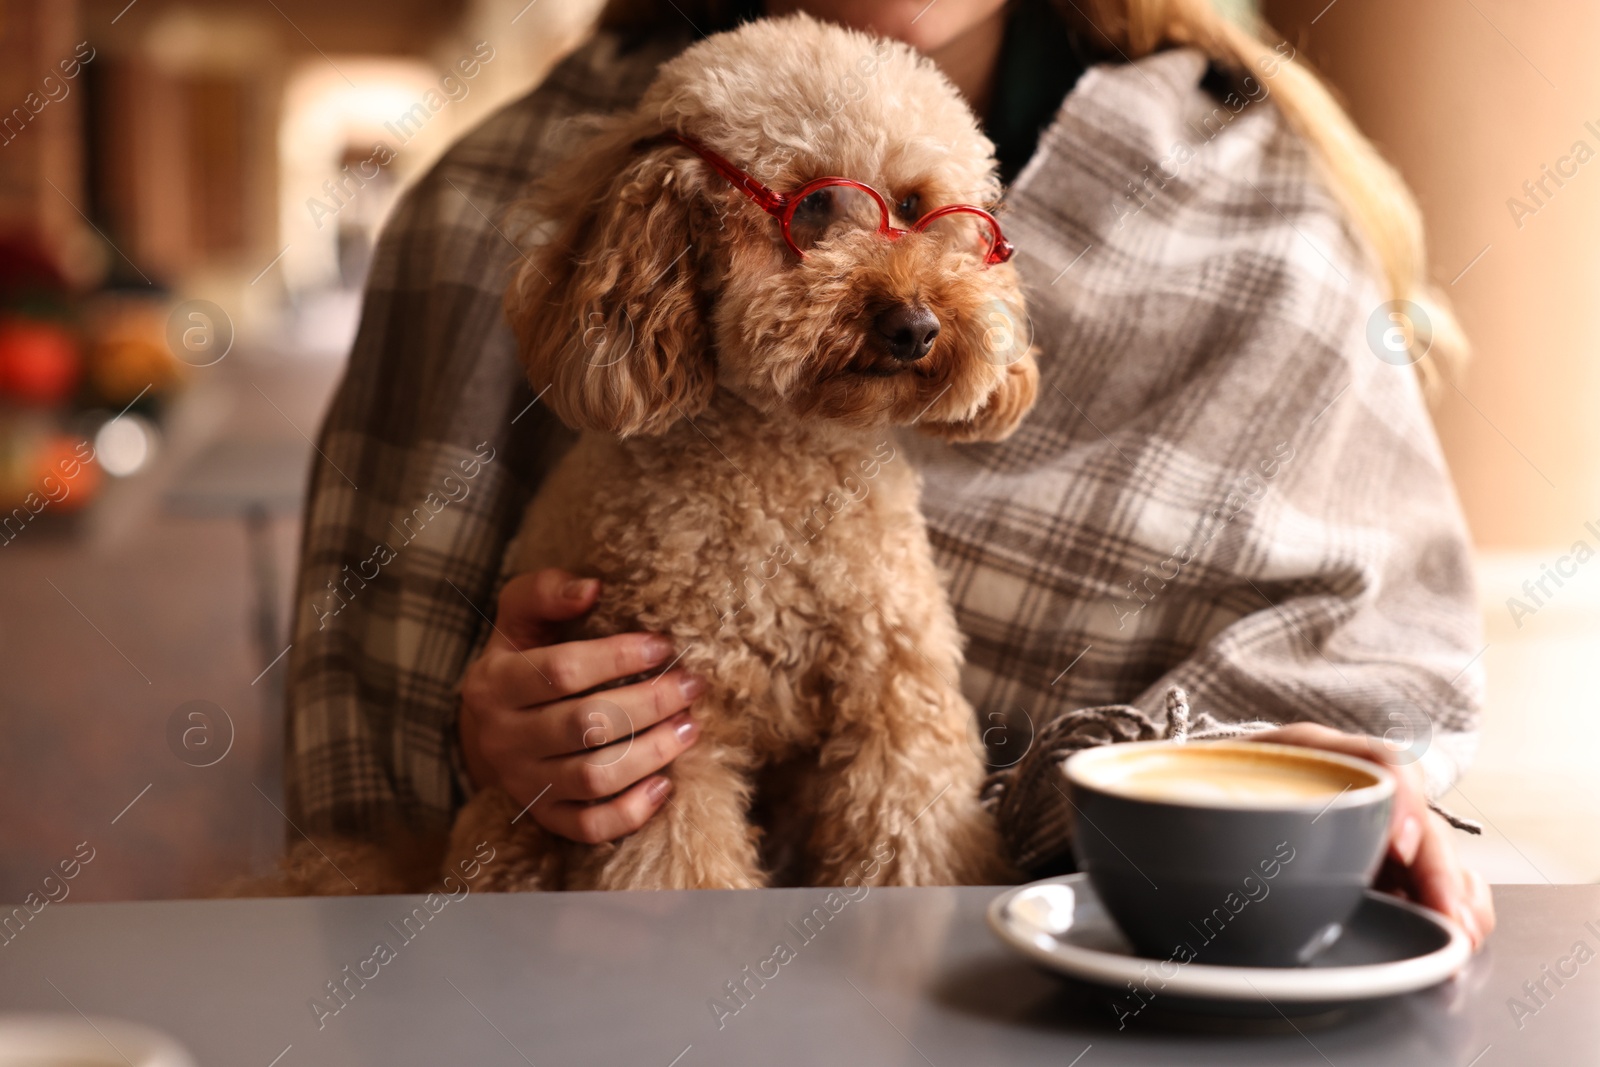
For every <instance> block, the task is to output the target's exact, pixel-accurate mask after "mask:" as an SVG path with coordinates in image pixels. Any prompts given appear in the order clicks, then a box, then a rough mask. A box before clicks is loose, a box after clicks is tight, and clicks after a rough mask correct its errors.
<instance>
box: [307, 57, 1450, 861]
mask: <svg viewBox="0 0 1600 1067" xmlns="http://www.w3.org/2000/svg"><path fill="white" fill-rule="evenodd" d="M683 43H686V42H681V41H680V42H676V43H675V44H676V46H678V47H681V45H682V44H683ZM674 47H675V45H674V43H659V44H656V45H652V46H650V48H649V49H647V50H645V51H642V52H637V53H633V54H628V55H624V54H621V53H620V52H619V50H618V47H617V45H616V43H615V41H614V40H613V39H612V38H609V37H606V36H600V37H598V38H596V39H595V40H594V41H592V42H591V43H590V44H589V45H587V46H586V47H585V48H584V49H582V50H581V51H580V52H578V53H577V54H576V55H574V56H573V57H571V58H570V59H568V60H567V61H566V62H565V63H563V64H562V65H561V66H560V67H559V68H558V69H557V70H556V72H555V73H554V74H553V75H552V76H551V77H550V78H549V79H548V81H547V82H546V84H545V85H543V86H542V87H541V88H540V89H538V90H537V91H536V92H534V93H532V94H530V95H529V96H527V97H526V98H524V99H522V100H521V101H518V102H517V103H515V104H513V105H511V106H510V107H508V108H507V109H505V110H504V111H502V112H500V113H499V114H497V115H496V116H495V117H494V118H492V119H491V120H490V121H489V122H488V123H486V124H485V125H484V126H482V127H481V128H480V129H478V130H477V131H475V132H474V133H473V134H471V135H469V136H468V137H467V138H465V139H464V140H463V141H461V142H460V143H459V144H457V145H456V146H455V147H454V148H453V149H452V150H451V151H450V153H449V154H448V155H447V156H446V157H445V159H444V160H443V161H442V162H441V163H440V164H439V165H438V166H437V167H436V168H435V169H434V170H433V171H432V172H431V173H430V174H429V175H428V177H427V178H426V179H424V180H423V181H422V182H421V183H420V184H419V185H418V186H417V187H416V188H414V189H413V190H411V191H410V192H409V193H408V195H407V196H406V197H405V198H404V201H403V203H402V205H401V207H400V208H399V209H398V211H397V213H396V215H395V217H394V219H393V220H392V221H391V222H390V224H389V226H388V229H387V232H386V233H385V235H384V237H383V240H382V242H381V244H380V247H379V251H378V255H377V257H376V263H375V266H374V270H373V275H372V278H371V281H370V283H369V290H368V293H367V297H366V306H365V309H364V314H363V318H362V326H361V331H360V335H359V337H358V339H357V341H356V344H355V349H354V352H353V353H352V356H351V361H350V368H349V371H348V374H347V376H346V379H345V381H344V384H343V386H342V387H341V388H340V390H339V393H338V396H337V398H336V400H335V402H334V405H333V408H332V410H331V411H330V413H329V416H328V419H327V422H326V425H325V426H324V427H323V430H322V434H321V439H320V441H319V447H320V449H321V452H322V453H323V455H324V457H325V458H324V459H319V460H318V461H317V463H316V467H315V470H314V472H313V479H312V489H311V497H310V503H309V508H308V513H307V519H306V529H305V538H304V553H303V563H302V570H301V574H300V579H299V604H298V608H297V614H296V634H295V640H294V648H293V651H292V653H291V666H290V669H291V672H292V673H291V679H292V680H291V685H290V707H289V715H290V724H289V749H288V752H289V773H288V784H289V800H290V805H291V814H292V815H293V816H294V818H295V820H296V822H297V823H298V824H299V825H300V826H301V827H302V828H303V829H306V830H308V831H311V832H338V833H351V834H370V833H374V832H376V831H377V830H378V829H379V828H380V827H386V826H389V825H393V824H396V823H399V824H403V825H405V826H407V827H409V828H411V829H413V830H419V831H423V832H433V831H438V830H440V829H442V828H443V827H444V826H446V825H447V824H448V821H449V819H450V818H451V815H452V812H453V811H454V809H455V808H456V807H457V806H458V805H459V803H460V802H461V800H462V798H463V795H464V788H465V784H464V781H463V779H462V776H461V774H460V771H459V766H458V763H457V759H456V754H455V752H454V748H453V744H452V737H453V729H454V710H455V709H454V704H455V699H456V696H455V686H456V682H457V679H458V678H459V677H460V675H461V673H462V671H463V669H464V668H465V665H466V664H467V662H468V661H469V659H470V657H471V655H472V654H473V653H474V651H475V649H476V648H477V647H478V645H479V643H480V642H481V641H482V640H483V638H484V636H485V634H486V632H487V629H488V621H487V619H488V617H489V616H491V615H492V614H493V611H494V606H493V603H494V593H495V590H496V588H497V585H498V582H499V571H500V568H501V563H502V556H503V553H504V546H505V543H506V541H507V539H508V538H509V537H510V536H511V534H512V533H513V532H514V530H515V527H516V525H517V523H518V521H519V519H520V515H521V510H522V507H523V505H524V504H525V502H526V501H527V499H528V498H529V496H530V494H531V493H532V491H533V490H534V488H535V487H536V486H537V484H538V482H539V480H540V478H541V476H542V474H543V472H544V471H546V470H547V469H549V467H550V465H551V464H552V462H553V461H554V459H555V458H556V457H557V456H558V455H559V454H560V450H561V449H562V448H564V447H565V446H566V444H567V443H568V442H569V441H570V436H569V434H568V433H567V431H565V430H564V429H563V428H561V427H560V426H559V425H558V424H556V423H555V421H554V420H553V418H552V417H551V416H550V415H549V414H548V413H547V412H546V411H545V410H544V409H543V408H542V407H541V406H539V405H537V404H533V399H534V398H533V396H532V395H531V393H530V392H529V390H528V388H527V386H526V385H525V384H524V382H523V380H522V378H521V376H520V373H519V371H518V367H517V364H516V360H515V354H514V351H513V344H512V339H511V336H510V333H509V331H508V329H507V327H506V325H505V323H504V320H503V316H502V312H501V294H502V292H503V290H504V287H505V283H506V281H507V278H508V274H509V271H510V269H511V267H512V265H513V264H514V263H516V262H519V259H518V257H519V256H520V253H519V252H518V251H517V250H516V248H515V247H513V245H512V243H511V241H510V239H509V237H508V235H507V233H506V232H505V224H504V223H503V221H502V220H503V218H504V216H505V211H506V208H507V206H508V205H509V204H510V203H511V202H512V201H513V200H515V199H516V198H517V196H518V194H519V193H520V191H521V190H522V188H523V187H524V186H525V185H526V184H527V182H528V181H529V180H530V178H531V177H532V176H533V175H536V174H538V173H539V172H540V171H541V170H542V169H543V168H544V167H545V166H547V165H548V164H549V163H550V162H551V161H552V160H554V159H556V158H558V157H559V154H560V153H561V152H562V151H563V150H564V148H565V146H566V145H568V144H569V143H570V137H571V129H572V127H571V124H570V123H569V122H568V121H567V120H568V119H570V118H571V117H573V116H575V115H579V114H583V113H588V112H597V111H605V110H609V109H614V108H618V107H622V106H625V105H626V104H628V103H629V102H630V101H631V100H633V99H635V98H636V97H637V96H638V94H639V93H641V92H642V90H643V88H644V86H645V84H646V83H647V82H648V80H649V78H650V77H651V75H652V73H653V71H654V68H655V66H656V65H657V63H659V61H660V60H661V59H662V58H664V57H665V56H666V55H667V54H670V52H671V51H672V50H673V48H674ZM1205 75H1206V66H1205V62H1204V60H1203V59H1202V58H1201V57H1199V56H1198V55H1196V54H1194V53H1191V52H1188V51H1172V52H1167V53H1162V54H1159V55H1156V56H1154V57H1151V58H1149V59H1146V60H1142V61H1140V62H1138V63H1136V64H1132V65H1124V66H1106V67H1098V68H1095V69H1093V70H1091V71H1090V72H1089V73H1088V74H1087V75H1086V76H1085V77H1084V78H1083V80H1082V81H1081V82H1080V83H1079V84H1078V86H1077V87H1076V88H1075V89H1074V90H1073V92H1072V93H1071V94H1070V95H1069V96H1068V98H1067V100H1066V102H1065V104H1064V105H1063V107H1062V109H1061V112H1060V113H1059V114H1058V115H1057V117H1056V119H1055V121H1054V123H1053V124H1052V125H1051V126H1050V128H1049V129H1047V130H1046V131H1045V133H1044V135H1043V137H1042V139H1041V141H1040V144H1039V148H1038V151H1037V153H1036V155H1035V156H1034V158H1033V159H1032V161H1031V162H1030V163H1029V165H1028V166H1027V168H1026V169H1025V170H1024V171H1023V172H1022V173H1021V174H1020V175H1019V176H1018V179H1017V181H1016V182H1015V183H1014V184H1013V186H1012V187H1011V189H1010V190H1009V193H1008V196H1007V208H1006V215H1005V225H1006V231H1007V234H1008V236H1011V237H1012V239H1013V240H1014V241H1015V242H1016V244H1017V247H1018V255H1017V264H1018V266H1019V269H1020V270H1021V272H1022V274H1023V277H1024V278H1025V279H1026V280H1027V282H1028V283H1029V288H1030V297H1031V313H1032V317H1033V321H1032V330H1033V334H1034V337H1035V340H1036V343H1037V344H1038V345H1039V347H1040V349H1041V353H1042V355H1041V359H1040V370H1041V374H1042V384H1041V389H1040V401H1039V404H1038V407H1037V408H1036V409H1035V411H1034V412H1033V414H1032V415H1031V416H1030V417H1029V418H1028V420H1027V422H1025V423H1024V425H1023V428H1022V429H1021V430H1020V431H1019V432H1018V433H1017V434H1016V435H1015V436H1014V437H1013V438H1012V439H1011V440H1009V441H1006V442H1005V443H1003V444H998V445H978V446H948V445H943V444H938V443H935V442H933V441H930V440H924V439H916V440H913V439H912V438H911V437H909V436H908V437H907V439H906V441H905V444H906V447H907V448H908V450H910V452H911V454H912V455H913V457H914V458H915V460H916V462H918V463H919V464H920V465H921V467H922V469H923V471H924V477H925V489H924V509H925V510H926V512H927V514H928V519H929V523H930V526H931V528H932V532H933V538H934V547H935V551H936V552H937V553H938V556H939V559H940V563H941V565H942V566H943V567H944V568H945V569H946V570H947V572H948V574H949V576H950V580H951V596H952V599H953V602H954V604H955V607H956V612H957V616H958V618H959V621H960V624H961V627H962V629H963V631H964V632H965V633H966V635H967V636H968V639H969V647H968V664H967V668H966V670H965V672H964V673H963V676H962V686H963V689H964V690H965V692H966V694H967V696H968V697H969V698H970V700H971V701H972V703H973V705H974V707H975V708H976V709H977V711H978V714H979V717H980V722H979V726H980V729H981V731H982V732H983V735H984V738H985V741H986V742H987V744H988V747H989V751H990V755H991V758H992V761H993V762H994V763H996V764H997V765H1001V766H1004V765H1014V764H1017V763H1018V762H1019V761H1020V760H1025V759H1027V758H1028V757H1027V755H1026V753H1028V752H1029V750H1030V747H1031V740H1032V738H1033V737H1034V736H1036V735H1037V733H1038V732H1039V730H1040V729H1041V727H1042V725H1043V724H1045V723H1048V722H1049V721H1051V720H1053V719H1055V718H1057V717H1059V716H1061V715H1063V714H1065V713H1069V712H1072V711H1074V710H1077V709H1081V708H1085V707H1091V706H1098V705H1109V704H1123V705H1131V706H1132V707H1134V708H1137V709H1139V710H1140V711H1141V712H1143V713H1144V714H1145V715H1146V716H1147V717H1148V718H1150V719H1151V721H1154V722H1159V721H1160V718H1159V717H1160V715H1161V713H1162V709H1163V701H1164V700H1165V694H1166V692H1167V690H1168V688H1169V687H1170V686H1172V685H1181V686H1182V687H1183V688H1185V689H1186V690H1188V692H1189V693H1190V695H1191V697H1192V699H1193V701H1194V704H1195V707H1196V710H1197V712H1203V713H1208V714H1210V715H1212V716H1214V717H1215V718H1217V719H1218V720H1222V721H1231V720H1246V719H1267V720H1273V721H1296V720H1301V719H1310V720H1315V721H1320V722H1324V723H1327V724H1329V725H1333V726H1337V727H1341V728H1344V729H1349V730H1359V731H1366V732H1370V733H1373V734H1379V735H1385V734H1386V735H1387V736H1388V737H1389V738H1390V740H1391V741H1392V742H1394V743H1396V744H1399V745H1402V746H1405V747H1406V750H1407V752H1409V753H1410V754H1412V755H1415V756H1418V757H1420V758H1421V759H1422V762H1423V765H1424V767H1425V768H1426V769H1427V770H1428V772H1429V774H1430V778H1431V779H1432V782H1433V786H1434V788H1435V789H1442V788H1443V786H1444V785H1445V784H1446V783H1447V782H1448V781H1450V780H1451V779H1453V777H1454V775H1455V774H1456V773H1458V771H1459V769H1460V766H1461V764H1462V763H1463V762H1464V761H1465V760H1466V759H1467V758H1468V757H1469V756H1470V752H1471V744H1472V740H1473V737H1474V733H1473V731H1474V728H1475V724H1476V720H1477V715H1478V708H1479V705H1480V702H1481V695H1482V679H1481V670H1480V668H1479V666H1478V664H1477V662H1476V653H1477V652H1478V651H1479V648H1480V646H1481V644H1482V641H1481V638H1480V636H1479V629H1478V627H1479V623H1478V617H1477V612H1476V607H1475V600H1474V595H1473V590H1472V585H1471V574H1470V567H1469V552H1468V546H1467V539H1466V533H1465V528H1464V525H1463V522H1462V519H1461V516H1460V512H1459V508H1458V506H1457V503H1456V500H1455V497H1454V494H1453V491H1452V488H1451V485H1450V481H1449V477H1448V474H1447V472H1446V470H1445V467H1444V462H1443V459H1442V457H1441V454H1440V450H1439V447H1438V443H1437V441H1436V439H1435V437H1434V433H1433V430H1432V427H1431V424H1430V423H1429V420H1428V417H1427V413H1426V410H1425V406H1424V404H1423V401H1422V398H1421V396H1420V393H1419V390H1418V387H1417V384H1416V381H1415V378H1414V375H1413V373H1412V371H1411V370H1410V369H1409V368H1406V367H1396V366H1392V365H1390V364H1388V363H1385V362H1382V361H1380V360H1379V359H1378V358H1376V357H1375V356H1374V355H1373V352H1372V350H1371V348H1370V347H1369V345H1368V342H1367V336H1366V330H1367V321H1368V318H1369V315H1370V314H1371V313H1372V312H1373V310H1374V309H1376V308H1378V307H1379V305H1380V303H1381V302H1382V295H1381V293H1380V291H1379V289H1378V286H1377V283H1376V282H1375V281H1374V274H1373V272H1372V270H1371V269H1370V267H1369V266H1368V265H1367V263H1366V262H1365V261H1364V260H1363V258H1362V257H1361V255H1360V252H1359V249H1358V245H1357V244H1356V243H1355V241H1354V239H1353V238H1352V236H1351V234H1350V232H1349V231H1348V229H1347V228H1346V227H1345V226H1344V225H1343V224H1342V223H1341V222H1340V221H1339V213H1338V209H1337V208H1336V206H1335V204H1334V202H1333V201H1332V199H1331V197H1330V196H1329V195H1328V194H1327V193H1326V192H1325V191H1324V190H1323V187H1322V186H1321V185H1320V184H1319V182H1318V180H1317V178H1316V176H1315V174H1314V170H1313V165H1312V163H1311V161H1310V160H1309V158H1308V156H1307V152H1306V149H1305V148H1304V146H1303V145H1302V144H1301V143H1300V142H1299V141H1298V139H1297V138H1295V137H1294V136H1293V135H1292V134H1291V133H1290V132H1289V131H1288V130H1287V129H1286V127H1285V125H1284V123H1283V122H1282V121H1281V119H1280V118H1279V116H1278V115H1277V113H1276V112H1275V111H1274V110H1273V109H1272V107H1271V106H1270V104H1269V103H1268V102H1267V99H1260V100H1257V101H1254V102H1250V103H1247V104H1244V105H1243V106H1241V107H1239V108H1238V109H1237V114H1236V115H1234V114H1232V111H1233V110H1235V109H1233V108H1224V109H1222V110H1221V111H1219V108H1218V101H1217V100H1216V99H1214V98H1213V97H1212V96H1211V95H1209V94H1208V93H1207V92H1206V91H1205V90H1204V89H1202V88H1201V82H1202V80H1203V79H1204V77H1205ZM1266 85H1267V89H1268V98H1270V81H1268V82H1267V83H1266ZM1230 120H1231V121H1230ZM1224 127H1225V128H1224ZM1219 131H1220V132H1219ZM1179 146H1188V148H1189V150H1188V151H1183V150H1180V147H1179ZM491 450H492V457H493V458H492V459H489V460H487V461H483V460H482V459H481V457H482V456H484V455H487V454H490V452H491ZM475 455H476V456H477V457H479V459H480V464H479V466H480V469H479V470H478V471H477V472H476V473H475V475H474V476H473V477H471V478H464V476H463V472H464V470H465V469H466V467H465V466H464V464H465V463H466V462H467V461H469V460H471V459H472V458H473V457H474V456H475ZM729 476H730V477H737V474H736V473H735V472H733V471H731V470H730V471H729ZM447 478H453V479H454V481H453V482H452V483H449V484H447V483H446V479H447ZM452 485H453V486H454V488H452V487H451V486H452ZM462 486H465V490H464V491H463V489H462V488H461V487H462ZM430 494H432V495H433V496H432V498H431V502H430ZM435 504H437V505H438V506H437V508H435V506H434V505H435ZM419 508H420V509H422V511H421V516H418V515H417V509H419ZM406 516H411V517H412V518H411V521H410V522H409V523H406V522H405V521H404V519H405V517H406ZM419 517H425V518H426V522H425V523H423V524H422V525H421V526H420V528H419V522H418V519H419ZM379 545H385V546H387V547H388V549H389V552H388V553H379V554H378V555H377V556H376V557H375V555H374V554H375V550H376V549H377V546H379ZM386 555H387V556H392V558H388V559H387V561H386V562H384V563H382V564H381V565H378V564H376V563H375V562H371V561H372V560H374V558H376V559H384V558H385V556H386ZM374 570H376V571H377V574H376V576H372V575H373V571H374ZM352 576H353V577H352ZM369 576H371V577H369ZM335 608H337V609H338V611H337V614H332V613H331V612H332V611H333V610H334V609H335ZM1047 803H1049V798H1048V797H1041V799H1040V801H1039V804H1040V805H1044V804H1047ZM1012 807H1013V808H1014V807H1016V806H1015V805H1012ZM1057 815H1058V813H1046V812H1045V811H1043V810H1042V809H1041V810H1040V811H1039V812H1038V816H1037V817H1038V818H1040V819H1046V818H1050V819H1054V818H1055V817H1056V816H1057ZM1012 817H1017V818H1026V817H1029V816H1028V815H1027V814H1026V812H1024V813H1023V814H1022V815H1015V816H1012ZM1012 836H1019V837H1020V836H1027V835H1026V834H1013V835H1012Z"/></svg>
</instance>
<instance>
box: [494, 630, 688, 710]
mask: <svg viewBox="0 0 1600 1067" xmlns="http://www.w3.org/2000/svg"><path fill="white" fill-rule="evenodd" d="M673 655H674V652H673V646H672V641H671V640H669V639H668V638H665V637H662V636H661V635H660V634H643V633H631V634H613V635H612V636H610V637H600V638H595V639H593V640H589V641H567V642H565V643H563V644H559V645H545V646H544V647H542V648H529V649H523V650H518V649H510V648H503V649H498V650H496V651H494V652H492V653H488V652H486V653H485V654H484V655H483V656H482V657H480V659H479V660H478V662H477V663H475V664H474V669H473V670H472V671H470V672H469V674H468V677H467V683H466V684H477V685H480V686H482V687H484V689H485V690H486V691H485V692H482V693H479V694H474V696H475V697H479V698H481V699H480V703H493V704H496V705H499V706H501V707H507V708H531V707H536V706H538V705H540V704H548V703H550V702H551V701H555V700H560V699H562V698H563V697H570V696H574V695H576V694H578V693H583V692H586V691H588V690H590V689H593V688H594V687H595V686H597V685H604V684H605V683H607V682H614V681H616V680H617V679H618V678H626V677H627V676H628V675H630V674H639V673H641V672H643V671H647V670H650V669H652V668H654V667H659V666H661V665H662V664H663V663H665V662H667V661H668V660H670V659H671V658H672V657H673Z"/></svg>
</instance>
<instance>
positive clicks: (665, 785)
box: [645, 778, 672, 804]
mask: <svg viewBox="0 0 1600 1067" xmlns="http://www.w3.org/2000/svg"><path fill="white" fill-rule="evenodd" d="M670 792H672V779H670V778H657V779H656V780H655V781H653V782H651V783H650V784H649V785H648V786H646V787H645V793H646V795H648V796H649V797H650V803H652V804H659V803H661V802H662V801H663V800H665V799H667V794H668V793H670Z"/></svg>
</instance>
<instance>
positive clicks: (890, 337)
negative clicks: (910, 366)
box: [873, 304, 939, 363]
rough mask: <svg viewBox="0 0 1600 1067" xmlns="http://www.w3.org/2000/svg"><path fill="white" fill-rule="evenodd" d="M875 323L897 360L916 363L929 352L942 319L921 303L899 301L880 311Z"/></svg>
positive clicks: (885, 343)
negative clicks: (899, 302)
mask: <svg viewBox="0 0 1600 1067" xmlns="http://www.w3.org/2000/svg"><path fill="white" fill-rule="evenodd" d="M873 325H874V326H875V327H877V330H878V335H879V336H880V337H882V338H883V342H884V346H885V347H886V348H888V350H889V354H890V355H891V356H893V357H894V358H895V359H898V360H902V361H904V362H906V363H913V362H915V361H917V360H919V359H921V358H922V357H923V356H925V355H927V354H928V349H930V348H932V347H933V339H934V338H935V337H938V336H939V320H938V318H936V317H935V316H934V314H933V312H931V311H929V310H928V309H927V308H925V307H923V306H922V305H921V304H896V305H895V306H894V307H892V308H890V309H889V310H887V311H885V312H883V313H881V314H880V315H879V316H878V317H877V318H876V319H875V320H873Z"/></svg>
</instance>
